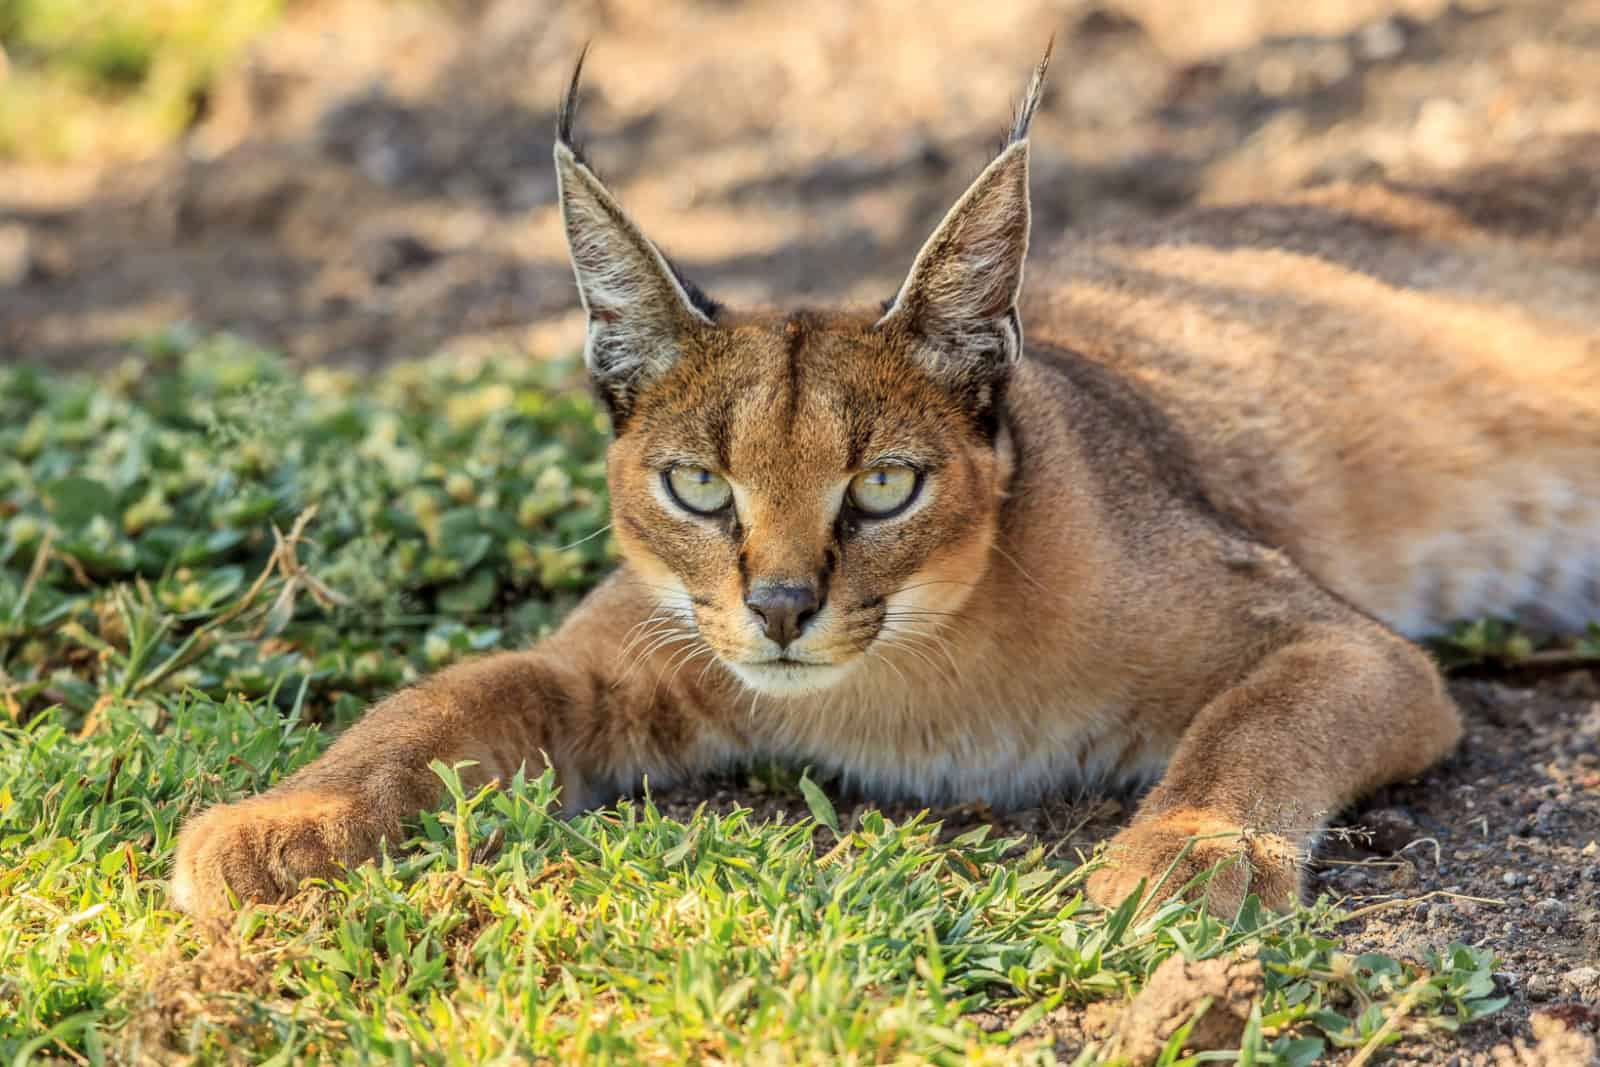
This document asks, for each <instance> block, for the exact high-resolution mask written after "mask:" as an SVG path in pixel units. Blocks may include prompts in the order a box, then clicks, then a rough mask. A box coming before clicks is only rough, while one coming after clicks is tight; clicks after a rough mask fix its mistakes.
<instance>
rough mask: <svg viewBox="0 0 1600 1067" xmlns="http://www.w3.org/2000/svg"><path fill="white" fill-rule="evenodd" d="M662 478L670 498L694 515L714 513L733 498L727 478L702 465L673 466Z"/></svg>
mask: <svg viewBox="0 0 1600 1067" xmlns="http://www.w3.org/2000/svg"><path fill="white" fill-rule="evenodd" d="M662 480H663V481H665V482H666V485H667V492H668V493H671V494H672V499H674V500H676V501H677V502H678V503H679V504H680V505H681V506H682V507H683V509H684V510H685V511H692V512H694V513H695V514H696V515H714V514H716V513H717V512H719V511H721V510H722V509H723V508H725V507H727V506H728V501H730V500H732V499H733V489H732V488H731V487H730V486H729V485H728V479H726V478H724V477H723V476H722V475H720V474H713V473H712V472H711V471H708V470H706V469H705V468H704V467H673V468H672V469H671V470H669V471H667V472H666V473H665V474H663V475H662Z"/></svg>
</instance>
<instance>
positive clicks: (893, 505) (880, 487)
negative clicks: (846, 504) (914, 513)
mask: <svg viewBox="0 0 1600 1067" xmlns="http://www.w3.org/2000/svg"><path fill="white" fill-rule="evenodd" d="M921 487H922V476H921V475H920V474H918V473H917V472H916V471H914V470H912V469H911V468H910V467H902V466H900V465H899V464H894V463H890V464H885V465H884V466H882V467H873V468H872V469H871V470H865V471H862V472H861V473H860V474H858V475H856V476H855V477H854V478H852V479H850V492H849V494H848V496H849V498H850V503H851V505H852V506H853V507H855V509H856V510H857V511H859V512H861V513H862V514H864V515H869V516H871V517H872V518H875V519H886V518H888V517H889V516H891V515H896V514H899V513H900V512H901V511H903V510H905V507H906V505H908V504H910V503H911V501H912V500H914V499H915V498H916V495H917V490H918V489H920V488H921Z"/></svg>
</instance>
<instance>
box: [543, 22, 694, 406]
mask: <svg viewBox="0 0 1600 1067" xmlns="http://www.w3.org/2000/svg"><path fill="white" fill-rule="evenodd" d="M585 51H587V49H586V50H585ZM582 73H583V55H579V56H578V62H577V66H576V67H575V68H574V69H573V72H572V82H571V84H570V86H569V87H568V89H567V95H566V99H565V100H564V101H563V102H562V106H561V112H560V117H559V118H558V120H557V126H556V146H555V161H556V184H557V188H558V190H559V196H560V200H561V218H562V221H563V223H564V224H565V226H566V231H567V247H568V249H569V251H570V252H571V258H572V270H573V273H574V274H575V275H576V276H577V279H578V296H579V298H580V299H581V300H582V301H583V309H584V311H586V312H587V313H588V316H589V332H588V338H587V341H586V342H585V345H584V362H585V363H586V364H587V365H588V368H589V375H590V377H591V378H592V379H593V381H594V383H595V387H596V388H597V389H598V391H599V393H600V396H601V398H602V399H604V400H605V402H606V403H607V405H609V406H610V408H611V413H612V418H613V422H614V424H615V425H616V427H617V428H618V429H620V428H621V424H622V422H623V420H624V419H625V418H626V416H627V414H628V412H629V411H630V409H631V406H632V401H633V399H634V397H635V396H636V395H637V393H638V390H639V388H640V387H641V386H643V385H644V384H646V383H647V382H649V381H650V380H651V379H653V378H655V377H656V376H658V375H660V374H661V373H663V372H664V371H665V370H667V368H669V367H671V366H672V364H673V363H674V362H676V361H677V360H678V358H679V357H680V356H682V354H683V352H684V348H685V344H686V343H687V342H688V340H689V339H690V338H691V337H692V335H693V333H694V332H695V331H696V330H697V329H704V328H706V327H710V326H711V325H712V318H713V316H714V315H715V314H716V305H714V304H713V303H711V301H709V300H707V299H706V298H705V297H704V296H703V295H702V294H701V293H700V292H699V291H698V290H696V289H695V288H694V287H693V286H692V285H690V284H689V283H687V282H685V281H684V280H683V279H682V278H680V277H679V276H678V274H677V272H676V271H674V270H673V268H672V265H671V264H670V263H669V262H667V258H666V257H665V256H663V255H662V254H661V252H660V251H659V250H658V249H657V248H656V246H655V245H653V244H651V243H650V240H649V239H648V238H647V237H645V235H644V234H643V233H642V232H641V231H640V230H639V228H638V227H637V226H635V225H634V224H633V221H632V220H631V219H629V218H628V216H627V215H626V214H625V213H624V212H623V210H622V208H621V206H620V205H618V203H617V201H616V199H615V198H614V197H613V196H612V195H611V193H610V192H609V191H608V190H607V189H606V187H605V185H604V184H603V183H602V182H601V181H600V179H599V178H598V177H597V176H596V175H595V173H594V171H593V170H592V169H590V167H589V164H588V163H587V162H586V161H585V160H584V158H583V154H582V152H581V150H580V149H579V148H578V147H577V146H576V144H575V143H574V142H573V139H572V121H573V116H574V112H575V109H576V104H577V97H578V79H579V76H580V75H581V74H582Z"/></svg>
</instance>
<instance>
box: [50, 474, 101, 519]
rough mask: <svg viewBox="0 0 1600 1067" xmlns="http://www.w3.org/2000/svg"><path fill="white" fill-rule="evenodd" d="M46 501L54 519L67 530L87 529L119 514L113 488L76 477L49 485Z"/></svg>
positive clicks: (74, 475)
mask: <svg viewBox="0 0 1600 1067" xmlns="http://www.w3.org/2000/svg"><path fill="white" fill-rule="evenodd" d="M44 498H45V503H46V506H47V507H49V509H50V514H51V516H52V517H53V518H54V519H55V520H56V522H58V523H60V524H61V525H62V526H63V527H66V528H68V529H72V528H76V527H79V526H84V525H86V524H88V523H89V522H90V521H91V520H93V519H95V518H97V517H105V518H108V519H109V518H113V517H114V516H115V515H116V512H117V499H116V496H115V494H113V493H112V492H111V490H110V488H108V487H107V486H105V485H104V484H102V483H100V482H97V481H95V480H94V479H93V478H85V477H83V476H82V475H77V474H69V475H68V476H67V477H65V478H57V479H56V480H55V481H53V482H49V483H48V484H46V485H45V486H44Z"/></svg>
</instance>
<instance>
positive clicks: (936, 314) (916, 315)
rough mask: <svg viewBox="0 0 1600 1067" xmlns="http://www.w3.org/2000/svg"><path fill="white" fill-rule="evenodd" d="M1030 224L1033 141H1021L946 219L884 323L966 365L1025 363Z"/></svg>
mask: <svg viewBox="0 0 1600 1067" xmlns="http://www.w3.org/2000/svg"><path fill="white" fill-rule="evenodd" d="M1028 224H1029V214H1028V142H1027V141H1018V142H1016V143H1014V144H1012V145H1010V146H1009V147H1007V148H1006V150H1005V151H1003V152H1001V153H1000V155H999V156H998V157H997V158H996V159H995V161H994V162H993V163H990V164H989V166H988V167H986V168H984V171H983V173H982V174H980V175H978V178H977V180H976V181H974V182H973V183H972V185H971V186H969V187H968V189H967V191H966V192H965V193H964V194H962V197H961V199H960V200H958V201H956V204H955V206H954V207H952V208H951V209H950V211H949V213H948V214H946V215H945V217H944V221H943V222H941V223H940V224H939V227H938V229H936V230H935V231H934V233H933V236H932V237H930V238H928V241H927V243H926V244H924V245H923V246H922V251H920V252H918V253H917V258H916V261H915V262H914V263H913V264H912V265H911V272H910V274H909V275H907V277H906V280H905V284H903V285H902V286H901V287H900V292H899V293H898V294H897V295H896V296H895V299H894V303H893V304H891V305H890V306H889V310H888V311H886V312H885V313H884V315H883V318H882V319H880V320H879V325H880V326H881V325H884V324H887V323H889V322H890V321H892V320H897V319H898V320H900V321H905V322H908V323H909V324H911V325H912V326H914V328H915V329H916V330H917V331H918V332H919V333H921V334H922V335H923V336H925V337H926V338H927V339H928V341H929V342H930V343H931V344H932V345H933V346H934V347H935V349H937V350H938V353H937V354H938V355H939V356H942V357H947V358H953V359H956V360H958V361H963V360H967V359H975V358H982V359H985V360H988V361H999V362H1001V363H1008V362H1011V361H1014V360H1017V359H1020V358H1021V355H1022V350H1021V340H1022V338H1021V333H1020V329H1019V328H1018V327H1017V324H1016V316H1015V314H1014V311H1015V309H1016V304H1017V300H1018V298H1019V297H1020V295H1021V293H1022V264H1023V260H1024V259H1025V258H1026V257H1027V254H1028Z"/></svg>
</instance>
